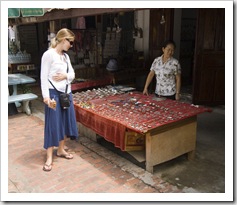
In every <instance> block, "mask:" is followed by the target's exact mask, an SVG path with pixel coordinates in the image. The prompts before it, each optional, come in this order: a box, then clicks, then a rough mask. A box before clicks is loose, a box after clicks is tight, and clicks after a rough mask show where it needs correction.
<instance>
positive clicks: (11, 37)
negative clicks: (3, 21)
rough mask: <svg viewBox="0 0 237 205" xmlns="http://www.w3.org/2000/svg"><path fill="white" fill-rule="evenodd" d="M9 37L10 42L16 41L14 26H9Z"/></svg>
mask: <svg viewBox="0 0 237 205" xmlns="http://www.w3.org/2000/svg"><path fill="white" fill-rule="evenodd" d="M8 35H9V40H10V41H15V39H16V35H15V28H14V26H9V27H8Z"/></svg>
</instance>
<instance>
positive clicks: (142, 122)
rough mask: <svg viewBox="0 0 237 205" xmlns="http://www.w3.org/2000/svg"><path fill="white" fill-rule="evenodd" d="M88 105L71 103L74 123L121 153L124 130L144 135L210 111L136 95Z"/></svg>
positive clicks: (96, 101) (136, 93)
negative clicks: (77, 123) (73, 107)
mask: <svg viewBox="0 0 237 205" xmlns="http://www.w3.org/2000/svg"><path fill="white" fill-rule="evenodd" d="M88 103H89V105H90V106H87V107H82V106H81V105H78V104H75V112H76V118H77V121H78V122H80V123H82V124H83V125H85V126H87V127H89V128H91V129H92V130H94V131H95V132H96V133H97V134H99V135H101V136H103V137H104V138H105V139H106V140H108V141H110V142H112V143H113V144H114V145H115V146H116V147H119V148H120V149H121V150H124V148H125V145H124V138H125V132H126V130H133V131H135V132H138V133H146V132H148V131H149V130H152V129H154V128H156V127H159V126H163V125H166V124H169V123H173V122H176V121H180V120H183V119H185V118H189V117H192V116H195V115H198V114H200V113H203V112H207V111H208V112H209V111H211V110H210V109H209V108H205V107H202V106H196V105H192V104H189V103H185V102H179V101H174V100H169V99H161V98H157V97H155V96H154V95H150V96H146V95H143V94H142V93H139V92H135V93H125V94H120V95H115V96H108V97H104V98H101V99H93V100H91V101H90V102H88Z"/></svg>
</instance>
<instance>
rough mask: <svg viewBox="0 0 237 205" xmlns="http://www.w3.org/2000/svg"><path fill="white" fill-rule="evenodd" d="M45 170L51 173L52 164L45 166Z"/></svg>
mask: <svg viewBox="0 0 237 205" xmlns="http://www.w3.org/2000/svg"><path fill="white" fill-rule="evenodd" d="M43 170H44V171H46V172H49V171H51V170H52V164H49V165H48V164H44V166H43Z"/></svg>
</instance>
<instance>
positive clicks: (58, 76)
mask: <svg viewBox="0 0 237 205" xmlns="http://www.w3.org/2000/svg"><path fill="white" fill-rule="evenodd" d="M64 79H67V74H66V73H56V75H54V76H53V80H54V81H62V80H64Z"/></svg>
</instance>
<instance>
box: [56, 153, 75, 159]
mask: <svg viewBox="0 0 237 205" xmlns="http://www.w3.org/2000/svg"><path fill="white" fill-rule="evenodd" d="M56 156H57V157H62V158H65V159H73V155H72V154H70V153H68V154H56Z"/></svg>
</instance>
